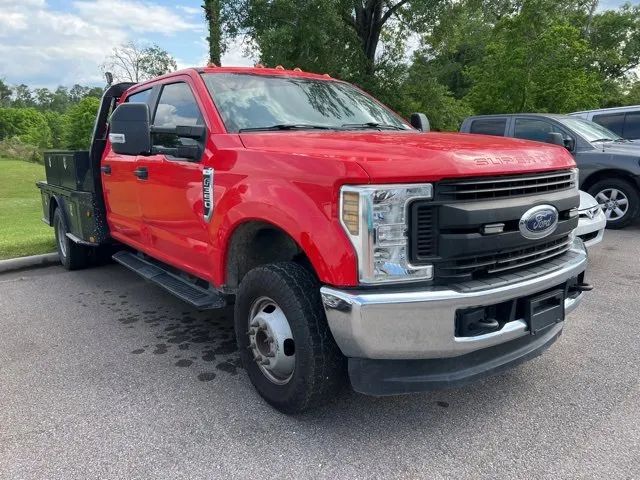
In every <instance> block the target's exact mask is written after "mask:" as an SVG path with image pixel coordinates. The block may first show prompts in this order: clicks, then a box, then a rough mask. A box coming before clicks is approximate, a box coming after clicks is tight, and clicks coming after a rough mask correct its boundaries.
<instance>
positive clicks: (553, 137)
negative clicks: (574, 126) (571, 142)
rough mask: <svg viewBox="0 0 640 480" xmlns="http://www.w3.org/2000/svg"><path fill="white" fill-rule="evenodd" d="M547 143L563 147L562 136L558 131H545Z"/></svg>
mask: <svg viewBox="0 0 640 480" xmlns="http://www.w3.org/2000/svg"><path fill="white" fill-rule="evenodd" d="M547 143H551V144H553V145H559V146H561V147H564V137H563V136H562V134H561V133H558V132H551V133H547Z"/></svg>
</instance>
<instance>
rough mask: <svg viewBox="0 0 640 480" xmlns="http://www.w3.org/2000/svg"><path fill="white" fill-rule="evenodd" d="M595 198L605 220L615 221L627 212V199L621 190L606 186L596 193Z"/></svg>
mask: <svg viewBox="0 0 640 480" xmlns="http://www.w3.org/2000/svg"><path fill="white" fill-rule="evenodd" d="M596 200H597V201H598V203H599V204H600V207H602V211H603V212H604V214H605V216H606V217H607V220H613V221H617V220H620V219H621V218H622V217H624V216H625V215H626V214H627V211H628V210H629V199H628V198H627V196H626V195H625V194H624V192H623V191H622V190H618V189H617V188H606V189H604V190H602V191H600V192H599V193H598V194H597V195H596Z"/></svg>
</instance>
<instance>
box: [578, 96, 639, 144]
mask: <svg viewBox="0 0 640 480" xmlns="http://www.w3.org/2000/svg"><path fill="white" fill-rule="evenodd" d="M569 115H574V116H576V117H582V118H584V119H585V120H591V121H592V122H596V123H599V124H600V125H602V126H603V127H605V128H608V129H609V130H611V131H612V132H613V133H615V134H617V135H619V136H620V137H622V138H626V139H627V140H631V141H633V142H636V143H640V105H633V106H631V107H616V108H601V109H599V110H585V111H582V112H573V113H570V114H569Z"/></svg>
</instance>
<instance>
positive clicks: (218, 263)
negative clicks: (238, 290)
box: [212, 179, 358, 286]
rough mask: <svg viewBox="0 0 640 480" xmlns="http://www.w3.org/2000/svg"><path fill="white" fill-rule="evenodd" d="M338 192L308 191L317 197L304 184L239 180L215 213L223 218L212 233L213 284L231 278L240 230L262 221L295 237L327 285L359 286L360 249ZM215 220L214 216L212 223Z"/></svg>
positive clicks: (325, 189)
mask: <svg viewBox="0 0 640 480" xmlns="http://www.w3.org/2000/svg"><path fill="white" fill-rule="evenodd" d="M333 190H334V189H333V188H323V189H321V190H320V191H313V192H309V193H313V195H314V196H313V199H312V197H311V196H310V195H309V194H307V192H305V191H303V189H302V187H300V186H297V185H294V184H292V183H289V182H287V181H284V180H280V181H278V180H276V181H275V182H274V180H273V179H259V180H254V181H253V182H251V184H248V183H239V184H236V185H235V186H234V187H233V188H231V189H230V190H228V191H227V192H225V194H224V195H223V197H222V198H220V199H219V200H218V203H217V205H216V206H215V210H216V212H215V217H218V219H220V220H222V222H221V223H220V224H218V225H217V226H216V227H214V228H215V230H213V231H212V234H213V243H214V245H213V247H214V248H213V251H214V252H216V255H217V258H216V259H215V260H214V262H213V269H214V270H213V281H214V284H216V285H224V284H225V282H226V268H227V265H226V263H227V251H228V248H229V244H230V241H231V238H232V236H233V233H234V232H235V230H236V229H237V228H238V227H239V226H240V225H242V224H243V223H244V222H247V221H256V220H257V221H263V222H265V223H270V224H272V225H274V226H276V227H278V228H280V229H281V230H283V231H284V232H286V233H287V234H288V235H289V236H290V237H291V238H293V239H294V240H295V241H296V242H297V243H298V245H299V246H300V248H301V249H302V250H303V251H304V253H305V254H306V256H307V257H308V258H309V260H310V261H311V264H312V265H313V268H314V269H315V271H316V273H317V274H318V277H319V278H320V281H321V282H322V283H325V284H329V285H334V286H355V285H357V282H358V278H357V260H356V255H355V250H354V248H353V246H352V245H351V242H350V241H349V239H348V237H347V235H346V233H345V232H344V231H343V229H342V227H341V226H340V224H339V222H338V219H337V207H336V205H337V201H336V199H337V196H336V197H335V199H333V198H332V197H333V195H334V192H333ZM337 190H339V188H338V189H336V191H337ZM336 195H337V193H336ZM324 196H326V198H322V197H324ZM323 200H325V201H323ZM216 223H217V222H216V221H215V218H214V221H213V222H212V224H213V225H215V224H216Z"/></svg>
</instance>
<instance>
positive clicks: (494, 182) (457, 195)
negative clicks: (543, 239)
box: [437, 170, 577, 201]
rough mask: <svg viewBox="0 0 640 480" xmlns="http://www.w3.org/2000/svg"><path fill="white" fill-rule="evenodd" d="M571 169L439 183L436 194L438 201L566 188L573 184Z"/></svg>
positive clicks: (501, 196)
mask: <svg viewBox="0 0 640 480" xmlns="http://www.w3.org/2000/svg"><path fill="white" fill-rule="evenodd" d="M576 181H577V178H576V174H575V173H574V172H573V171H567V170H564V171H560V172H551V173H538V174H530V175H521V174H520V175H502V176H500V177H491V178H488V179H487V178H478V179H473V180H461V181H457V180H451V181H447V180H445V181H443V182H440V183H439V184H438V186H437V196H438V197H439V198H440V199H441V200H446V201H450V200H487V199H493V198H504V197H515V196H521V195H532V194H538V193H548V192H557V191H561V190H568V189H570V188H575V186H576Z"/></svg>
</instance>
